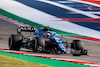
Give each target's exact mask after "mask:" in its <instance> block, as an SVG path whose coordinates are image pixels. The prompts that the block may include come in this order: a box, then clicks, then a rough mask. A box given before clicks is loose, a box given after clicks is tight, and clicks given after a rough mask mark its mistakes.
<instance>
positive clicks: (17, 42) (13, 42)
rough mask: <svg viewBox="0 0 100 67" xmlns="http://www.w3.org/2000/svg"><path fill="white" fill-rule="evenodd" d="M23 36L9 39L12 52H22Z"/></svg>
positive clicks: (12, 36)
mask: <svg viewBox="0 0 100 67" xmlns="http://www.w3.org/2000/svg"><path fill="white" fill-rule="evenodd" d="M22 40H23V38H22V35H11V36H10V37H9V41H8V46H9V49H10V50H20V48H21V45H22Z"/></svg>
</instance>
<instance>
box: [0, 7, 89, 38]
mask: <svg viewBox="0 0 100 67" xmlns="http://www.w3.org/2000/svg"><path fill="white" fill-rule="evenodd" d="M0 14H1V15H3V16H6V17H8V18H12V19H13V20H17V21H19V22H22V23H24V24H28V25H30V26H35V27H36V28H38V27H41V26H42V25H41V24H38V23H35V22H32V21H29V20H27V19H24V18H21V17H19V16H17V15H14V14H11V13H9V12H7V11H5V10H3V9H0ZM49 28H50V27H49ZM50 29H52V30H53V31H55V32H56V33H57V34H59V35H64V36H75V37H88V36H82V35H79V34H74V33H69V32H64V31H61V30H57V29H54V28H50Z"/></svg>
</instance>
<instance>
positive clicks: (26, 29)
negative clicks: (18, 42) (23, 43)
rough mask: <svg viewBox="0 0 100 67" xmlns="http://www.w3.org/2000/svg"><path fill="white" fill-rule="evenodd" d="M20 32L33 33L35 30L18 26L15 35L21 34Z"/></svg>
mask: <svg viewBox="0 0 100 67" xmlns="http://www.w3.org/2000/svg"><path fill="white" fill-rule="evenodd" d="M22 31H24V32H35V31H36V28H35V27H23V26H19V27H18V28H17V33H18V34H21V32H22Z"/></svg>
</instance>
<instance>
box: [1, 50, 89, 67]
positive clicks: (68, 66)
mask: <svg viewBox="0 0 100 67" xmlns="http://www.w3.org/2000/svg"><path fill="white" fill-rule="evenodd" d="M0 54H1V55H5V56H9V57H13V58H17V59H20V60H24V61H28V62H35V63H40V64H45V65H49V66H53V67H90V66H87V65H83V64H76V63H71V62H65V61H59V60H53V59H49V58H41V57H34V56H28V55H22V54H14V53H7V52H3V51H0Z"/></svg>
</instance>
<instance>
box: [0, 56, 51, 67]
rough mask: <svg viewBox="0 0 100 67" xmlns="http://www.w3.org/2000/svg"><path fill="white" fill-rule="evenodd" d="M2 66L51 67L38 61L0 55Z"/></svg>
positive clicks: (0, 66) (0, 65)
mask: <svg viewBox="0 0 100 67" xmlns="http://www.w3.org/2000/svg"><path fill="white" fill-rule="evenodd" d="M0 67H50V66H47V65H43V64H38V63H32V62H26V61H22V60H18V59H16V58H11V57H7V56H3V55H0Z"/></svg>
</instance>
